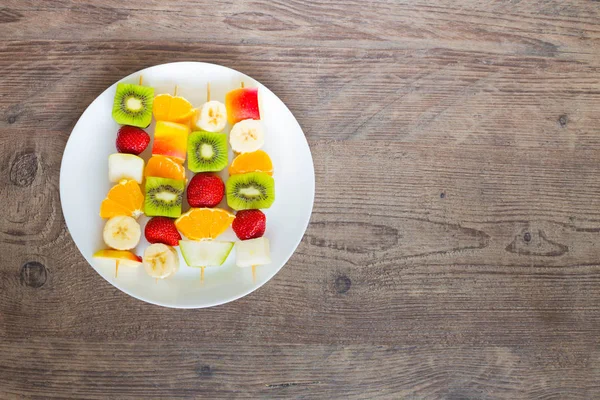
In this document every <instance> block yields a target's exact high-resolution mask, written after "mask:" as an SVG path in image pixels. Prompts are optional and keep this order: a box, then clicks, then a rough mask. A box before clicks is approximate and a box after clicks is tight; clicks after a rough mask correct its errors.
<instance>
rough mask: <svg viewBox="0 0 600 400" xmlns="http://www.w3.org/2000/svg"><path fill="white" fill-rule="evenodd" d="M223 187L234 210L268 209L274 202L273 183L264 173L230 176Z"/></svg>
mask: <svg viewBox="0 0 600 400" xmlns="http://www.w3.org/2000/svg"><path fill="white" fill-rule="evenodd" d="M225 186H226V191H227V204H228V205H229V207H231V208H233V209H234V210H249V209H259V208H269V207H271V205H272V204H273V202H274V201H275V181H274V180H273V177H271V176H269V175H268V174H266V173H264V172H250V173H248V174H240V175H232V176H230V177H229V179H228V180H227V184H226V185H225Z"/></svg>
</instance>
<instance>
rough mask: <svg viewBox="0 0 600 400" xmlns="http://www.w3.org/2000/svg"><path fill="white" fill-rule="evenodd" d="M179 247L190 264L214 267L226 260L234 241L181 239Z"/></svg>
mask: <svg viewBox="0 0 600 400" xmlns="http://www.w3.org/2000/svg"><path fill="white" fill-rule="evenodd" d="M179 248H180V249H181V254H182V255H183V259H184V260H185V262H186V264H187V265H188V266H190V267H198V268H202V267H213V266H219V265H222V264H223V263H224V262H225V260H226V259H227V257H228V256H229V253H231V249H232V248H233V242H220V241H217V240H203V241H194V240H180V241H179Z"/></svg>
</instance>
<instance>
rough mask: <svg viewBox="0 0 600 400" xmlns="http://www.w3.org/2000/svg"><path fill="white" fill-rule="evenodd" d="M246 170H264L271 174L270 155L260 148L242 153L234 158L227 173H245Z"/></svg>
mask: <svg viewBox="0 0 600 400" xmlns="http://www.w3.org/2000/svg"><path fill="white" fill-rule="evenodd" d="M248 172H264V173H266V174H269V175H273V163H272V162H271V157H269V155H268V154H267V153H265V152H264V151H262V150H257V151H253V152H251V153H242V154H240V155H238V156H237V157H236V158H234V159H233V161H232V162H231V165H230V166H229V175H238V174H246V173H248Z"/></svg>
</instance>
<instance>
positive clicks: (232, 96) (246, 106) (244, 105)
mask: <svg viewBox="0 0 600 400" xmlns="http://www.w3.org/2000/svg"><path fill="white" fill-rule="evenodd" d="M258 103H259V102H258V88H240V89H234V90H232V91H231V92H229V93H227V94H226V95H225V106H226V108H227V119H228V120H229V123H230V124H232V125H233V124H235V123H237V122H239V121H242V120H244V119H260V108H259V104H258Z"/></svg>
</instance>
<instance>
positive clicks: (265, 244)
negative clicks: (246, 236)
mask: <svg viewBox="0 0 600 400" xmlns="http://www.w3.org/2000/svg"><path fill="white" fill-rule="evenodd" d="M235 255H236V257H235V264H236V265H237V266H238V267H242V268H245V267H254V266H257V265H265V264H269V263H270V262H271V254H270V251H269V239H267V238H264V237H261V238H257V239H250V240H244V241H241V242H235Z"/></svg>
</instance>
